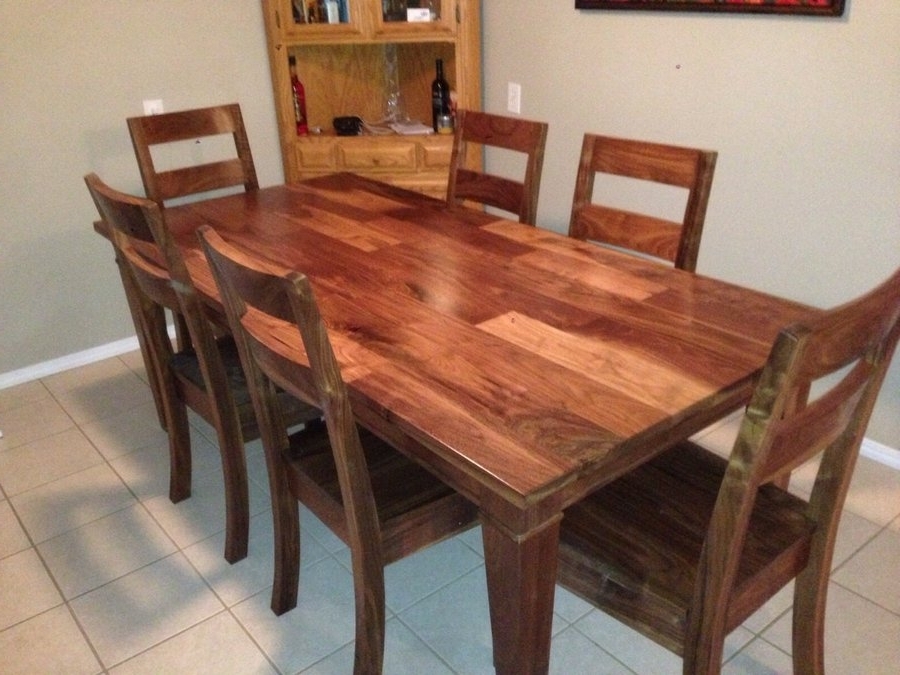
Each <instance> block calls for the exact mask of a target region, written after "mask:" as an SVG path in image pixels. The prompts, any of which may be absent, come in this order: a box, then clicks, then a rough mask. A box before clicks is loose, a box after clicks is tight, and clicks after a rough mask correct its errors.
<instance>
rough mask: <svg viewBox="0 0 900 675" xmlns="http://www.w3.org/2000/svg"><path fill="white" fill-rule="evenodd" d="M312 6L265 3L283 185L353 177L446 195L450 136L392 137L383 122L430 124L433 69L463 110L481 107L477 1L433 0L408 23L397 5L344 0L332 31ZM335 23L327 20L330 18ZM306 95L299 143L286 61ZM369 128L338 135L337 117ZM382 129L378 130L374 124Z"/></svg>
mask: <svg viewBox="0 0 900 675" xmlns="http://www.w3.org/2000/svg"><path fill="white" fill-rule="evenodd" d="M324 4H325V3H316V2H314V1H312V0H262V6H263V14H264V16H265V23H266V36H267V43H268V51H269V63H270V66H271V71H272V86H273V90H274V94H275V108H276V113H277V116H278V129H279V134H280V137H281V151H282V159H283V161H284V173H285V180H286V181H288V182H293V181H297V180H301V179H303V178H310V177H313V176H318V175H322V174H327V173H333V172H335V171H353V172H355V173H359V174H362V175H364V176H369V177H372V178H376V179H378V180H383V181H385V182H388V183H393V184H395V185H400V186H402V187H406V188H409V189H412V190H416V191H418V192H423V193H425V194H430V195H434V196H437V197H443V196H444V195H445V191H446V185H447V172H448V166H449V162H450V153H451V146H452V143H453V138H452V136H450V135H439V134H428V135H421V134H420V135H405V134H398V133H396V132H393V131H390V129H389V127H388V125H387V124H386V123H383V122H384V121H385V120H386V119H388V120H394V121H401V120H403V119H405V118H409V119H410V120H414V121H419V122H421V123H423V124H426V125H428V126H429V127H430V126H431V83H432V81H433V80H434V76H435V61H436V59H443V62H444V76H445V78H446V79H447V81H448V82H449V84H450V88H451V89H452V90H453V91H454V92H455V96H456V103H457V106H458V107H460V108H474V109H480V106H481V6H480V4H481V2H480V0H431V1H430V2H426V1H425V0H422V1H421V2H415V0H410V2H409V3H408V5H409V6H411V7H415V6H417V5H421V6H422V7H423V8H425V7H426V6H430V7H431V8H433V9H434V13H433V14H431V15H430V17H429V19H430V20H428V21H407V20H406V18H407V16H408V15H407V14H406V13H405V9H404V6H405V5H406V4H407V3H406V2H401V1H398V0H341V2H340V7H341V11H340V18H339V20H338V22H336V23H325V22H310V21H309V20H308V18H307V15H311V16H312V20H313V21H315V20H316V19H320V20H323V21H324V20H325V16H324V12H321V15H320V10H319V7H320V6H321V5H324ZM332 18H333V17H332ZM291 56H293V57H294V58H295V59H296V69H297V74H298V76H299V78H300V81H301V82H302V84H303V87H304V89H305V93H306V111H307V118H308V122H309V127H310V130H311V131H310V133H309V134H308V135H298V134H297V128H296V124H295V118H294V107H293V98H292V90H291V83H290V71H289V57H291ZM342 116H357V117H359V118H361V119H363V120H364V121H365V122H366V123H368V124H369V125H372V126H374V127H375V131H376V132H377V133H371V132H370V131H368V130H367V129H366V128H364V129H363V132H362V133H361V134H360V135H358V136H338V135H337V134H336V133H335V130H334V128H333V120H334V118H336V117H342ZM379 122H382V124H378V123H379Z"/></svg>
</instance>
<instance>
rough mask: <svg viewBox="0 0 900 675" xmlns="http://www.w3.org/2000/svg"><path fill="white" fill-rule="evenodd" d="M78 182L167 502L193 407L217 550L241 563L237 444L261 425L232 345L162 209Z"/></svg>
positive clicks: (291, 416) (92, 182)
mask: <svg viewBox="0 0 900 675" xmlns="http://www.w3.org/2000/svg"><path fill="white" fill-rule="evenodd" d="M85 183H86V184H87V186H88V190H89V191H90V193H91V196H92V197H93V199H94V203H95V204H96V205H97V209H98V211H99V212H100V215H101V218H102V219H103V222H104V223H105V226H106V228H107V229H108V234H109V237H110V239H111V241H112V243H113V247H114V249H115V253H116V262H117V263H118V265H119V269H120V275H121V277H122V283H123V287H124V289H125V295H126V300H127V301H128V304H129V309H130V310H131V314H132V318H133V320H134V322H135V330H136V332H137V334H138V337H139V342H140V344H141V348H142V351H143V353H144V356H145V358H144V362H145V364H147V365H148V378H150V379H152V380H153V381H154V383H155V386H156V388H157V390H158V391H159V393H160V403H161V405H162V408H163V412H164V422H165V428H166V431H167V433H168V437H169V451H170V462H171V464H170V480H169V498H170V499H171V500H172V501H173V502H176V503H177V502H179V501H181V500H183V499H185V498H187V497H189V496H190V492H191V450H190V448H191V439H190V429H189V425H188V417H187V410H188V409H191V410H193V411H194V412H196V413H197V414H198V415H199V416H200V417H202V418H203V419H204V420H206V422H207V423H209V424H210V425H212V426H213V428H214V429H215V431H216V435H217V439H218V444H219V451H220V453H221V457H222V472H223V476H224V483H225V522H226V527H225V532H226V534H225V553H224V555H225V559H226V560H228V561H229V562H236V561H237V560H241V559H243V558H245V557H246V555H247V546H248V536H249V523H250V514H249V500H248V484H247V470H246V465H245V458H244V441H248V440H252V439H254V438H257V437H258V435H259V429H258V425H257V423H256V417H255V415H254V411H253V405H252V402H251V400H250V394H249V392H248V391H247V382H246V378H245V377H244V374H243V371H242V369H241V363H240V357H239V355H238V352H237V347H236V345H235V343H234V340H233V339H232V338H231V337H230V336H229V335H227V334H223V335H217V334H216V332H215V331H214V330H213V328H212V326H211V325H210V323H209V321H208V319H207V311H206V309H205V307H204V305H203V303H202V301H201V300H200V298H199V296H198V294H197V292H196V289H195V287H194V284H193V281H192V279H191V276H190V274H189V272H188V269H187V266H186V264H185V261H184V259H183V258H182V256H181V253H180V251H179V249H178V247H177V245H176V244H175V242H174V241H173V239H172V237H171V234H170V233H169V231H168V228H167V226H166V223H165V216H164V213H163V210H162V209H160V207H159V205H158V204H156V203H155V202H153V201H151V200H148V199H141V198H139V197H133V196H130V195H126V194H124V193H121V192H118V191H116V190H113V189H112V188H110V187H109V186H108V185H106V184H105V183H103V181H101V180H100V178H99V177H98V176H97V175H96V174H89V175H88V176H86V177H85ZM166 309H169V310H172V311H175V312H178V313H179V314H180V315H181V316H183V317H185V320H186V325H187V329H188V332H189V337H190V341H189V345H188V347H186V348H184V349H179V350H178V351H175V350H174V349H173V347H172V342H171V340H170V339H169V334H168V329H167V326H166V320H165V316H164V310H166ZM279 401H280V405H282V407H283V409H284V414H285V416H286V418H287V419H288V420H289V421H290V423H291V424H295V425H296V424H301V423H303V422H306V421H308V420H311V419H316V418H319V417H321V411H319V410H316V409H314V408H311V407H309V406H306V405H301V404H300V403H299V402H297V401H296V399H294V398H293V397H291V396H287V395H286V394H282V395H281V397H280V399H279Z"/></svg>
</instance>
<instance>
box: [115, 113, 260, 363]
mask: <svg viewBox="0 0 900 675" xmlns="http://www.w3.org/2000/svg"><path fill="white" fill-rule="evenodd" d="M126 122H127V124H128V131H129V133H130V134H131V144H132V146H134V154H135V157H136V158H137V163H138V169H140V172H141V180H142V181H143V183H144V192H145V194H146V195H147V198H148V199H152V200H153V201H155V202H157V203H158V204H159V205H160V206H164V205H165V203H166V202H168V201H170V200H173V199H176V198H183V197H190V196H194V195H198V194H202V193H207V192H212V191H214V190H221V189H226V188H237V187H239V186H240V187H242V188H243V189H244V190H256V189H258V188H259V182H258V180H257V178H256V166H255V164H254V163H253V153H252V152H251V150H250V140H249V138H248V137H247V130H246V129H245V127H244V118H243V116H242V115H241V107H240V105H239V104H237V103H227V104H224V105H216V106H211V107H207V108H194V109H191V110H179V111H176V112H170V113H163V114H160V115H143V116H140V117H129V118H128V119H127V120H126ZM227 135H230V136H231V139H232V141H233V145H234V148H233V151H232V149H231V148H230V147H228V146H229V143H228V141H227V140H225V141H224V142H220V144H219V145H217V146H216V147H215V149H214V150H210V156H209V157H205V159H206V160H207V161H203V160H196V161H194V157H196V153H194V152H189V151H187V150H186V149H185V148H184V147H183V146H184V145H185V144H187V143H195V144H196V143H201V144H202V143H208V144H209V145H212V144H213V143H216V142H219V141H218V139H217V138H216V137H223V136H227ZM222 146H224V147H222ZM204 147H205V146H204ZM167 151H168V152H167ZM155 153H158V154H160V155H163V156H162V157H160V158H159V160H160V161H158V162H157V161H155V160H154V154H155ZM204 155H205V153H203V152H201V153H200V156H201V157H204ZM188 156H190V157H191V158H192V159H191V160H188V159H186V158H187V157H188ZM213 157H215V159H213ZM173 319H174V323H175V333H176V336H177V339H178V345H179V348H185V347H186V344H185V343H186V340H187V333H188V330H187V326H186V325H185V321H184V318H183V317H182V316H181V315H180V314H178V313H177V312H176V313H175V314H174V317H173Z"/></svg>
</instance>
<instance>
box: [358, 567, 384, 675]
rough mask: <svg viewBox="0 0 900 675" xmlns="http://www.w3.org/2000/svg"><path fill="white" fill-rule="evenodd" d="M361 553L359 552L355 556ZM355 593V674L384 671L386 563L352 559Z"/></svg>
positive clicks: (367, 674)
mask: <svg viewBox="0 0 900 675" xmlns="http://www.w3.org/2000/svg"><path fill="white" fill-rule="evenodd" d="M354 557H355V558H356V557H359V556H354ZM353 592H354V595H355V597H356V650H355V653H354V665H353V672H354V675H369V674H370V673H381V670H382V667H383V663H384V621H385V619H384V614H385V610H384V565H383V563H382V561H381V559H380V556H379V559H378V560H354V561H353Z"/></svg>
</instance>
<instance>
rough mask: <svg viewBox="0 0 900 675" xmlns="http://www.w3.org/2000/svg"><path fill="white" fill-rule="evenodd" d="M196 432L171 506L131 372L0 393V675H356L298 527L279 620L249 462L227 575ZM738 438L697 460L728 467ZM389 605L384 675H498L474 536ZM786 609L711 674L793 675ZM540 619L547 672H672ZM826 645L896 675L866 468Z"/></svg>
mask: <svg viewBox="0 0 900 675" xmlns="http://www.w3.org/2000/svg"><path fill="white" fill-rule="evenodd" d="M193 423H194V458H195V459H194V489H193V496H192V497H191V498H190V499H189V500H187V501H185V502H183V503H181V504H178V505H173V504H172V503H170V502H169V500H168V498H167V497H166V485H167V483H166V481H167V475H168V460H167V454H166V439H165V436H164V434H163V432H162V431H161V430H160V428H159V425H158V423H157V420H156V416H155V412H154V408H153V403H152V400H151V397H150V392H149V390H148V388H147V386H146V383H145V381H144V373H143V369H142V367H141V363H140V358H139V357H138V355H136V354H129V355H127V356H124V357H121V358H111V359H108V360H105V361H102V362H100V363H95V364H92V365H88V366H84V367H81V368H78V369H74V370H71V371H68V372H65V373H61V374H58V375H54V376H51V377H46V378H44V379H42V380H40V381H35V382H31V383H27V384H22V385H19V386H16V387H11V388H8V389H5V390H2V391H0V430H2V431H3V433H4V436H3V438H0V488H2V494H0V673H63V672H64V673H67V674H70V675H77V674H79V673H115V674H116V675H124V674H136V673H153V674H158V673H216V674H221V673H242V674H243V673H304V674H308V673H317V674H324V673H349V672H351V667H352V654H353V645H352V637H353V616H352V611H353V607H352V593H351V575H350V572H349V570H348V562H349V556H348V554H347V551H346V549H345V548H344V546H343V545H342V544H341V543H340V542H339V541H337V540H336V539H335V537H333V536H332V535H331V534H330V533H329V532H328V531H327V529H326V528H324V526H322V525H321V523H318V522H316V521H315V520H314V519H312V518H311V517H310V516H309V515H308V514H304V529H303V569H302V578H301V584H302V587H301V602H300V605H299V607H298V608H297V609H295V610H293V611H291V612H289V613H287V614H285V615H284V616H282V617H275V616H274V615H273V614H272V613H271V612H270V611H269V608H268V604H269V589H270V581H269V580H270V577H271V563H270V558H271V550H272V532H271V525H270V517H269V511H268V497H267V492H266V478H265V470H264V462H263V458H262V454H261V449H260V447H259V446H258V444H251V445H250V447H249V448H248V461H249V465H250V471H251V476H252V493H251V508H252V512H253V521H252V539H251V544H250V551H251V553H250V556H249V557H248V558H247V559H246V560H244V561H242V562H239V563H237V564H235V565H228V564H227V563H226V562H225V561H224V560H223V558H222V547H223V535H222V531H221V529H222V515H221V514H222V508H223V497H222V489H221V477H220V469H219V464H218V456H217V451H216V448H215V444H214V442H213V440H210V439H214V435H213V434H212V433H211V430H210V429H209V428H208V427H206V426H204V425H203V424H202V423H201V422H199V421H196V420H194V422H193ZM734 426H735V424H734V420H733V419H732V420H729V421H726V422H725V423H723V424H720V425H718V426H717V427H715V428H713V429H710V430H708V431H707V432H706V433H704V434H703V435H702V438H701V440H702V441H703V442H705V443H708V444H710V445H711V446H715V447H727V446H728V444H729V443H730V441H731V438H732V437H733V434H734ZM808 474H809V472H808V471H801V472H800V476H799V479H798V480H797V481H796V484H797V485H798V489H800V490H802V489H803V488H804V484H807V485H808V481H809V475H808ZM387 602H388V623H387V646H386V658H385V672H386V673H415V674H417V675H419V674H423V673H428V674H439V673H467V674H470V673H471V674H476V673H490V672H493V669H492V666H491V648H490V644H491V643H490V626H489V620H488V609H487V601H486V592H485V580H484V565H483V558H482V551H481V542H480V533H479V531H478V530H474V531H470V532H468V533H466V534H465V535H462V536H459V537H457V538H455V539H453V540H450V541H447V542H444V543H443V544H440V545H438V546H436V547H434V548H431V549H429V550H427V551H424V552H422V553H420V554H417V555H415V556H413V557H411V558H409V559H406V560H404V561H401V562H399V563H396V564H394V565H391V566H390V567H389V568H388V570H387ZM790 602H791V599H790V594H789V593H788V592H785V591H782V592H781V593H780V594H779V595H778V596H776V598H774V599H773V600H772V601H771V602H770V603H769V604H768V605H767V606H766V607H764V608H763V609H762V610H760V611H759V612H758V613H757V614H755V615H754V616H753V617H751V619H750V620H748V621H747V623H746V624H745V625H744V626H743V627H741V628H740V629H738V630H737V631H735V632H734V633H733V634H732V635H731V636H730V637H729V640H728V660H727V663H726V665H725V672H726V673H730V674H737V673H755V674H762V673H784V672H790V657H789V652H790V613H789V612H788V610H789V608H790ZM555 609H556V612H555V615H554V624H553V635H554V637H553V651H552V664H551V670H552V672H554V673H560V674H567V675H568V674H578V673H641V674H645V673H646V674H649V673H652V674H654V675H661V674H666V673H678V672H680V661H679V660H678V659H677V658H675V657H674V655H671V654H669V653H667V652H665V651H664V650H662V649H660V648H658V647H656V646H655V645H653V644H652V643H649V642H648V641H646V640H644V639H643V638H641V637H640V636H638V635H636V634H635V633H633V632H632V631H630V630H629V629H626V628H624V627H623V626H621V625H620V624H617V623H616V622H615V621H613V620H611V619H609V618H608V617H606V616H604V615H603V614H602V613H600V612H597V611H595V610H592V609H591V608H590V607H589V606H588V605H586V604H584V603H583V602H581V601H580V600H578V599H577V598H575V597H573V596H572V595H570V594H568V593H566V592H565V591H562V590H559V591H558V593H557V601H556V607H555ZM826 639H827V645H828V651H827V659H828V666H829V672H830V673H848V674H851V673H852V674H854V675H855V674H859V673H892V674H893V673H898V672H900V473H898V472H896V471H893V470H890V469H888V468H885V467H884V466H882V465H879V464H876V463H874V462H872V461H870V460H867V459H864V458H863V459H861V461H860V465H859V468H858V471H857V474H856V476H855V478H854V483H853V487H852V490H851V494H850V497H849V500H848V505H847V509H846V512H845V516H844V519H843V521H842V526H841V531H840V537H839V543H838V552H837V556H836V561H835V571H834V573H833V576H832V583H831V588H830V592H829V604H828V621H827V638H826Z"/></svg>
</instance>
